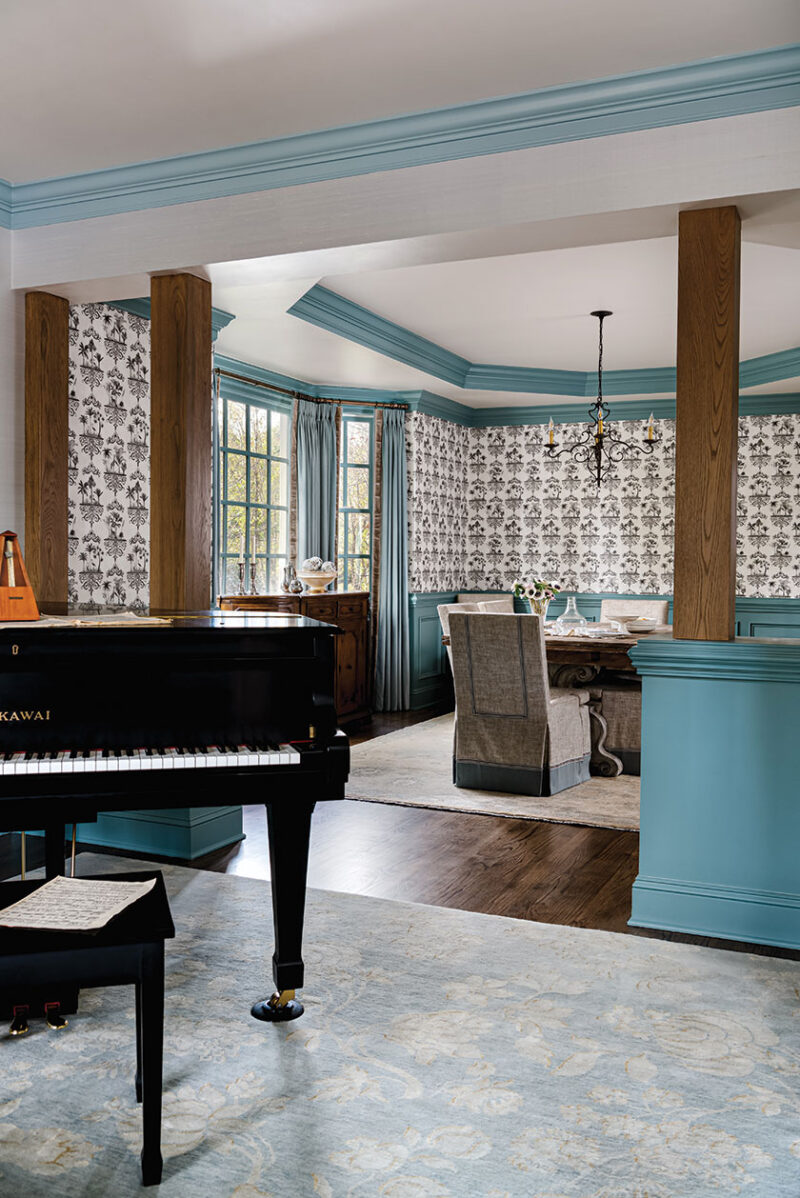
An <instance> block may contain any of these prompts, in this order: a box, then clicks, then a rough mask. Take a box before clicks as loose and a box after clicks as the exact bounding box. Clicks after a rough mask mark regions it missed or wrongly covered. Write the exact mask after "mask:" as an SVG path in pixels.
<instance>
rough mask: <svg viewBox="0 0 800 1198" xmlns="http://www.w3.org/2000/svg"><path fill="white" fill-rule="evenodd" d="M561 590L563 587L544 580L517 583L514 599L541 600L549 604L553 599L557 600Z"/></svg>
mask: <svg viewBox="0 0 800 1198" xmlns="http://www.w3.org/2000/svg"><path fill="white" fill-rule="evenodd" d="M560 590H561V587H560V586H557V585H556V583H554V582H546V581H545V580H544V579H542V578H534V579H533V581H532V582H515V583H514V598H515V599H539V600H546V601H547V602H548V603H549V601H550V600H551V599H555V597H556V595H557V594H558V593H559V591H560Z"/></svg>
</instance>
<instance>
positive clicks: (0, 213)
mask: <svg viewBox="0 0 800 1198" xmlns="http://www.w3.org/2000/svg"><path fill="white" fill-rule="evenodd" d="M13 208H14V201H13V188H12V186H11V184H10V183H7V182H6V180H5V179H0V229H10V228H11V224H12V221H13Z"/></svg>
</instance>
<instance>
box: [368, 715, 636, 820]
mask: <svg viewBox="0 0 800 1198" xmlns="http://www.w3.org/2000/svg"><path fill="white" fill-rule="evenodd" d="M452 770H453V714H452V713H450V714H449V715H442V716H439V717H437V719H435V720H426V721H425V723H423V724H415V725H414V726H413V727H411V728H402V729H400V731H399V732H389V733H388V734H387V735H386V736H378V737H376V738H375V739H374V740H369V741H366V742H365V743H364V744H361V745H356V746H355V747H354V748H353V749H352V766H351V770H350V782H349V784H348V787H347V794H346V797H347V798H348V799H359V800H363V801H365V802H368V803H397V804H399V805H401V806H406V807H432V808H435V809H436V810H439V811H467V812H470V813H472V814H473V815H502V816H505V817H506V818H507V819H537V820H545V821H547V822H549V823H555V824H585V825H588V826H589V827H592V828H621V829H625V830H631V831H638V829H639V779H638V778H637V777H635V776H633V775H631V774H622V775H621V776H620V777H619V778H592V779H590V781H589V782H583V783H581V785H580V786H572V787H570V789H569V790H564V791H562V792H561V794H557V795H553V796H552V797H551V798H543V799H540V798H533V797H532V796H528V795H511V794H501V793H499V792H497V791H488V790H462V789H460V788H459V787H456V786H453V782H452Z"/></svg>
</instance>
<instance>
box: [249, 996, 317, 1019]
mask: <svg viewBox="0 0 800 1198" xmlns="http://www.w3.org/2000/svg"><path fill="white" fill-rule="evenodd" d="M304 1009H305V1008H304V1007H303V1004H302V1003H301V1002H300V999H299V998H295V996H294V990H280V991H276V992H275V994H273V995H272V997H271V998H267V999H262V1001H261V1002H257V1003H254V1005H253V1006H252V1007H251V1008H250V1014H251V1015H252V1016H253V1018H254V1019H262V1020H263V1021H264V1022H265V1023H288V1022H289V1020H290V1019H299V1018H300V1016H301V1015H302V1014H303V1011H304Z"/></svg>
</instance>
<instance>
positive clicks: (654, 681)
mask: <svg viewBox="0 0 800 1198" xmlns="http://www.w3.org/2000/svg"><path fill="white" fill-rule="evenodd" d="M631 658H632V660H633V662H634V664H635V665H636V668H637V670H638V671H639V673H640V675H641V676H642V784H641V832H640V845H639V876H638V877H637V879H636V882H635V883H634V887H633V905H632V912H631V919H630V923H631V924H632V925H633V926H635V927H647V928H658V929H661V930H670V931H676V932H688V933H691V934H694V935H699V936H712V937H719V938H721V939H726V940H740V941H746V942H753V943H759V944H769V945H776V946H781V947H784V948H800V866H799V865H798V845H800V735H798V729H800V641H798V640H783V641H778V640H757V639H755V638H742V639H739V640H736V641H731V642H711V641H673V640H671V639H670V638H668V637H655V638H651V639H648V640H643V641H641V642H640V643H639V645H638V646H637V647H636V648H635V649H633V650H632V651H631Z"/></svg>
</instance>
